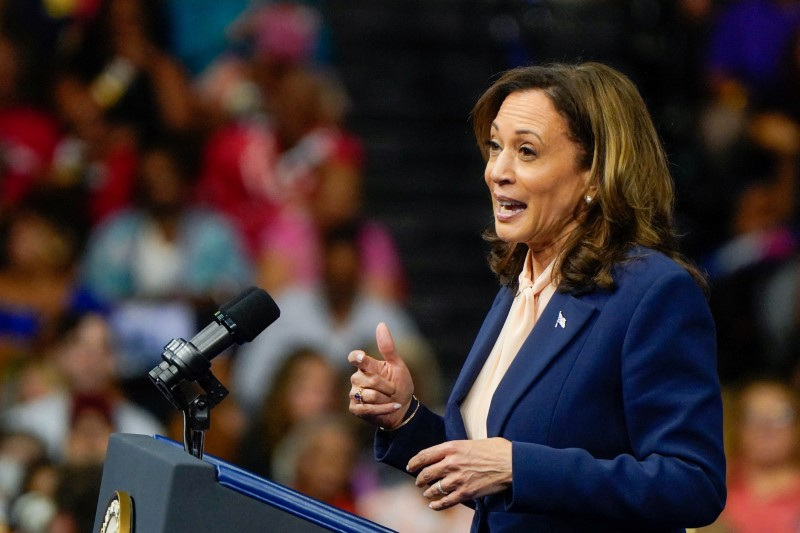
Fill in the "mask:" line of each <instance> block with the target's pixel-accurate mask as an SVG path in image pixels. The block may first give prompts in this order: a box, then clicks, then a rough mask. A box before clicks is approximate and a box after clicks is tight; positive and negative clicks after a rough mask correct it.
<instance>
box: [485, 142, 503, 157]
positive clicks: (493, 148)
mask: <svg viewBox="0 0 800 533" xmlns="http://www.w3.org/2000/svg"><path fill="white" fill-rule="evenodd" d="M486 148H487V149H488V150H489V153H492V154H496V153H497V152H499V151H500V144H499V143H498V142H497V141H486Z"/></svg>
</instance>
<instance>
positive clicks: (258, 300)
mask: <svg viewBox="0 0 800 533" xmlns="http://www.w3.org/2000/svg"><path fill="white" fill-rule="evenodd" d="M220 311H221V312H223V313H224V314H226V315H227V316H228V317H229V318H230V319H231V320H233V322H234V323H235V324H236V340H237V341H238V342H239V343H242V342H250V341H252V340H253V339H255V338H256V336H258V334H259V333H261V332H262V331H264V330H265V329H266V327H267V326H269V325H270V324H272V323H273V322H275V321H276V320H277V319H278V317H279V316H281V311H280V309H278V305H277V304H276V303H275V300H273V299H272V297H271V296H270V295H269V294H267V291H265V290H264V289H261V288H258V287H250V288H249V289H246V290H244V291H243V292H241V293H240V294H239V295H238V296H236V297H235V298H233V299H232V300H231V301H229V302H227V303H225V304H223V305H222V306H220Z"/></svg>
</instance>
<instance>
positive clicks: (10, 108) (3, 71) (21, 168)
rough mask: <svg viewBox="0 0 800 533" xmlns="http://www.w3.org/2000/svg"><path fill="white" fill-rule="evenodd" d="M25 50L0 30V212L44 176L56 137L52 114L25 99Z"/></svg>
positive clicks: (55, 126)
mask: <svg viewBox="0 0 800 533" xmlns="http://www.w3.org/2000/svg"><path fill="white" fill-rule="evenodd" d="M27 69H28V65H27V61H26V57H25V54H24V49H23V48H22V46H21V45H20V44H19V43H18V42H17V41H16V40H14V39H12V38H11V37H10V36H9V35H8V34H7V33H3V32H2V31H1V30H0V212H2V211H3V210H5V208H7V207H8V206H13V205H16V204H17V203H19V202H20V201H21V200H22V199H23V198H24V196H25V195H26V194H27V193H28V191H30V190H31V189H32V188H33V187H34V186H35V185H37V183H38V182H40V181H41V180H42V178H43V177H44V175H45V173H46V171H47V169H48V167H49V165H50V160H51V159H52V157H53V151H54V149H55V146H56V141H57V139H58V125H57V123H56V120H55V118H54V117H53V116H51V115H50V114H49V113H47V112H45V111H43V110H42V109H41V108H39V107H36V106H35V105H33V102H31V101H29V100H26V98H25V93H24V91H25V87H24V81H25V80H24V77H25V76H26V73H27Z"/></svg>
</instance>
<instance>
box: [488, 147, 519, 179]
mask: <svg viewBox="0 0 800 533" xmlns="http://www.w3.org/2000/svg"><path fill="white" fill-rule="evenodd" d="M512 163H513V161H512V158H511V157H510V156H509V155H508V151H506V150H501V151H500V153H498V154H497V155H496V156H495V157H494V158H492V159H490V160H489V163H488V165H487V169H486V171H487V172H486V174H487V177H488V178H489V179H490V180H491V181H492V182H494V183H508V182H512V181H514V168H513V164H512Z"/></svg>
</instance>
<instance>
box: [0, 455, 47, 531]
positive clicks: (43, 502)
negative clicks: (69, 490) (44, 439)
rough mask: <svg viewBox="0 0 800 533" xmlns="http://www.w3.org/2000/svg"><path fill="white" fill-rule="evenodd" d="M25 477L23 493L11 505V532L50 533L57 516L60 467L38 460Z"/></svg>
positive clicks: (29, 468)
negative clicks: (56, 495) (56, 494)
mask: <svg viewBox="0 0 800 533" xmlns="http://www.w3.org/2000/svg"><path fill="white" fill-rule="evenodd" d="M25 477H26V479H25V482H24V483H23V488H22V491H21V494H20V495H19V496H18V497H17V498H16V499H15V500H14V502H13V503H12V505H11V509H10V513H9V514H10V520H9V522H10V524H11V531H14V532H24V533H37V532H41V533H47V532H49V531H50V529H49V526H50V524H51V522H52V520H53V517H54V516H55V514H56V505H55V501H54V498H55V493H56V487H57V486H58V484H59V472H58V467H57V466H56V465H55V464H54V463H52V462H50V461H47V460H43V461H39V462H36V463H34V464H32V465H30V466H29V467H28V469H27V472H26V476H25Z"/></svg>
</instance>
